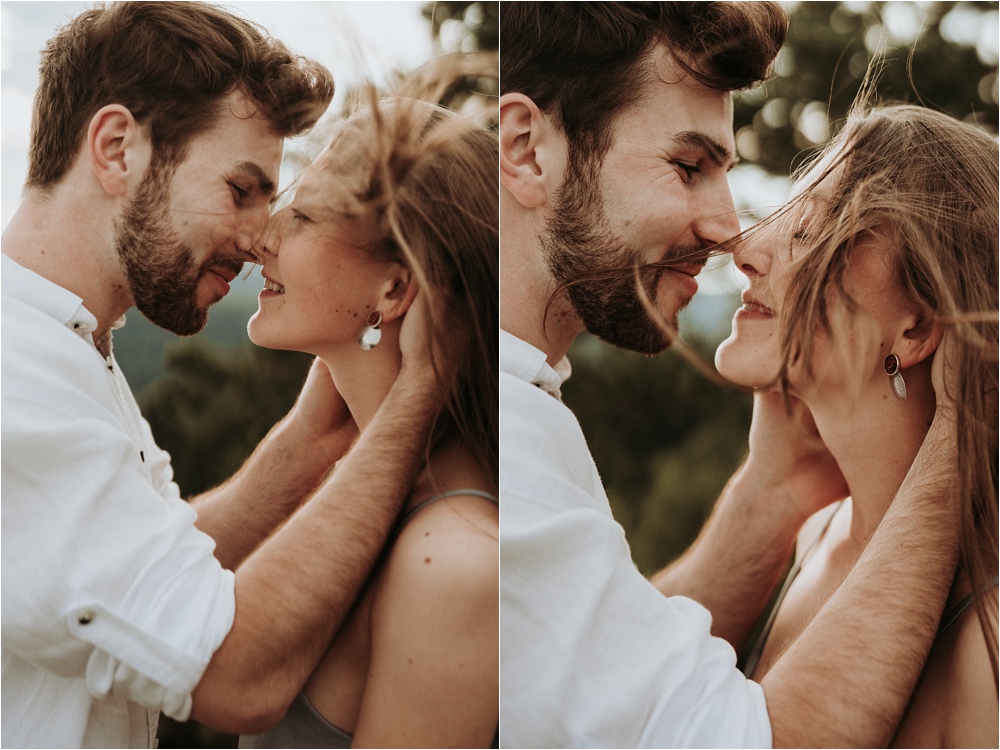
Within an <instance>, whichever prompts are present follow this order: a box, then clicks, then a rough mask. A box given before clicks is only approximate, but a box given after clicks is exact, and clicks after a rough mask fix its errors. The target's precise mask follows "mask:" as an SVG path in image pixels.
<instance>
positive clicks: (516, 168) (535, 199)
mask: <svg viewBox="0 0 1000 750" xmlns="http://www.w3.org/2000/svg"><path fill="white" fill-rule="evenodd" d="M556 135H557V133H556V131H555V129H554V127H553V125H552V123H551V122H550V121H549V118H548V117H546V116H545V115H544V114H542V111H541V110H540V109H538V106H537V105H536V104H535V103H534V102H533V101H532V100H531V99H529V98H528V97H527V96H525V95H524V94H504V95H503V96H501V97H500V182H501V183H503V186H504V187H505V188H506V189H507V190H508V191H509V192H510V194H511V195H513V196H514V198H515V199H516V200H517V202H518V203H520V204H521V205H522V206H524V207H525V208H538V207H539V206H543V205H545V203H546V202H547V200H548V185H549V183H552V184H555V185H561V184H562V180H563V170H564V168H565V165H564V163H563V162H564V157H563V158H559V157H558V151H557V149H556V148H555V146H556V143H555V140H556V139H555V136H556ZM563 147H564V148H565V143H563ZM556 171H558V174H553V173H554V172H556Z"/></svg>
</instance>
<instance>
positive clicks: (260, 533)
mask: <svg viewBox="0 0 1000 750" xmlns="http://www.w3.org/2000/svg"><path fill="white" fill-rule="evenodd" d="M355 434H356V430H355V429H345V430H344V434H343V435H342V436H331V437H329V438H328V439H327V440H326V441H323V442H322V443H319V442H318V441H316V440H310V439H308V436H305V435H302V434H300V431H299V430H298V429H297V427H296V425H295V424H294V422H292V420H291V419H290V418H289V417H286V418H285V419H283V420H282V421H281V422H279V423H278V424H277V425H275V426H274V427H273V428H272V429H271V431H270V432H268V434H267V436H266V437H265V438H264V439H263V440H262V441H261V443H260V445H259V446H257V448H256V450H254V452H253V454H252V455H251V456H250V458H248V459H247V461H246V462H245V463H244V464H243V466H242V467H241V468H240V470H239V471H238V472H236V474H234V475H233V477H232V478H230V479H229V480H228V481H226V482H225V483H224V484H222V485H220V486H219V487H216V488H215V489H212V490H209V491H208V492H205V493H203V494H202V495H199V496H197V497H195V498H192V499H191V500H190V503H191V505H192V506H194V508H195V510H196V511H197V512H198V520H197V526H198V528H199V529H201V530H202V531H203V532H205V533H206V534H208V535H209V536H211V537H212V538H213V539H214V540H215V543H216V550H215V556H216V558H218V560H219V562H221V563H222V565H223V567H225V568H228V569H230V570H235V569H236V568H237V567H238V566H239V565H240V563H242V562H243V560H245V559H246V557H247V556H248V555H249V554H250V553H251V552H253V551H254V550H255V549H256V548H257V547H258V546H259V545H260V543H261V542H262V541H263V540H264V539H265V538H266V537H267V536H268V535H269V534H270V533H271V532H273V531H274V529H275V528H276V527H277V526H278V525H279V524H281V523H282V522H283V521H284V520H285V519H286V518H288V516H289V515H291V514H292V513H293V512H294V511H295V510H296V509H297V508H299V506H300V505H301V504H302V503H303V502H304V501H305V499H306V498H308V497H309V495H310V494H311V493H312V492H313V490H315V489H316V487H317V486H318V485H319V483H320V482H321V481H322V479H323V476H324V475H325V474H326V472H327V471H328V470H329V468H330V466H331V465H332V464H333V462H334V461H336V460H337V459H338V458H339V457H340V456H341V455H343V453H344V451H346V449H347V447H348V446H349V444H350V441H351V439H353V437H354V435H355ZM337 437H340V439H339V440H337Z"/></svg>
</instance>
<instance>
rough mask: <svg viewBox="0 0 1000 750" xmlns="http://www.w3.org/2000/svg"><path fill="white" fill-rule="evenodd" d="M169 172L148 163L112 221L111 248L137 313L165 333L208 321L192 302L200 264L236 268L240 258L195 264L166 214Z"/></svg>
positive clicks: (182, 332)
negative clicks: (113, 250)
mask: <svg viewBox="0 0 1000 750" xmlns="http://www.w3.org/2000/svg"><path fill="white" fill-rule="evenodd" d="M171 172H172V170H169V169H164V168H162V167H158V166H155V165H151V166H150V168H149V172H148V173H147V174H146V176H145V177H144V178H143V181H142V184H141V185H139V188H138V190H137V191H136V195H135V198H134V199H133V200H132V201H131V202H130V203H129V205H128V206H126V207H125V210H124V211H123V213H122V215H121V216H120V217H119V219H118V220H116V221H115V249H116V251H117V253H118V258H119V260H120V262H121V264H122V267H123V268H124V270H125V277H126V280H127V283H128V286H129V291H130V292H131V294H132V299H133V300H134V301H135V306H136V307H137V308H138V310H139V312H141V313H142V314H143V315H144V316H146V318H147V319H148V320H149V321H150V322H152V323H155V324H156V325H158V326H160V327H161V328H165V329H166V330H168V331H170V332H171V333H175V334H177V335H178V336H190V335H192V334H195V333H198V331H200V330H201V329H203V328H204V327H205V324H206V323H207V322H208V309H207V308H205V309H202V308H200V307H199V306H198V284H199V281H200V280H201V277H202V274H203V273H204V272H205V270H206V268H207V267H208V266H210V265H220V264H222V265H226V264H227V263H228V264H229V266H230V267H232V268H236V269H237V271H238V270H239V268H241V267H242V262H241V261H234V260H233V258H232V257H229V256H227V257H226V258H220V257H218V256H214V257H212V258H209V259H208V260H207V261H206V262H205V263H203V264H201V265H200V266H199V265H197V264H196V263H195V260H194V252H193V251H192V250H191V247H190V246H189V245H186V244H184V242H182V241H181V239H180V238H179V237H178V236H177V234H176V232H174V230H173V228H172V227H171V224H170V217H169V214H168V213H167V209H166V206H167V205H168V204H169V202H170V192H169V183H170V176H171ZM237 263H239V267H237V266H236V264H237Z"/></svg>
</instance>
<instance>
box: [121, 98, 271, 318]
mask: <svg viewBox="0 0 1000 750" xmlns="http://www.w3.org/2000/svg"><path fill="white" fill-rule="evenodd" d="M253 112H254V110H253V108H252V105H250V104H249V103H248V102H247V101H246V100H245V98H243V97H242V95H240V94H231V95H230V96H229V97H227V99H226V100H225V101H224V103H223V108H222V113H221V114H220V115H219V117H218V119H217V121H216V123H215V124H214V125H213V127H212V128H211V129H210V130H208V131H206V132H204V133H202V134H201V135H199V136H196V137H195V138H194V139H192V140H191V142H190V143H189V145H188V150H187V154H186V156H185V158H184V159H183V161H181V163H180V164H178V165H177V166H176V168H174V169H169V168H164V167H163V166H162V165H157V164H155V163H154V164H151V165H150V168H149V169H148V170H147V173H146V175H145V177H144V179H143V181H142V183H141V184H140V185H139V187H138V188H137V190H136V191H135V194H134V195H133V196H132V200H131V202H130V203H129V204H128V205H127V206H126V207H125V209H124V210H123V211H122V214H121V215H120V216H119V217H118V220H117V221H116V222H115V245H116V250H117V252H118V257H119V259H120V261H121V263H122V267H123V269H124V272H125V275H126V280H127V283H128V287H129V292H130V293H131V296H132V300H133V301H134V303H135V305H136V307H137V308H138V309H139V311H140V312H142V314H143V315H145V316H146V317H147V318H148V319H149V320H150V321H152V322H153V323H155V324H156V325H158V326H161V327H162V328H166V329H167V330H169V331H171V332H173V333H176V334H179V335H182V336H186V335H190V334H193V333H197V332H198V331H200V330H201V329H202V328H204V326H205V323H206V322H207V321H208V308H209V306H211V305H213V304H214V303H216V302H218V301H219V300H221V299H222V298H223V297H224V296H225V295H226V294H227V293H228V291H229V283H230V282H231V281H232V280H233V279H234V278H235V277H236V275H237V274H238V273H239V272H240V269H241V268H242V267H243V263H244V261H245V260H246V259H247V257H248V255H247V254H248V253H249V252H250V250H252V248H253V243H254V242H256V241H257V239H258V238H259V237H260V236H261V234H262V232H263V229H264V226H265V224H266V222H267V218H268V210H269V205H270V201H271V199H272V198H273V197H274V194H275V190H276V186H277V182H278V169H279V167H280V164H281V153H282V138H281V136H279V135H277V134H276V133H275V132H274V131H273V129H272V128H271V127H270V125H269V124H268V123H267V122H266V121H265V120H264V119H262V118H261V117H259V116H257V115H255V114H253Z"/></svg>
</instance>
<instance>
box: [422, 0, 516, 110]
mask: <svg viewBox="0 0 1000 750" xmlns="http://www.w3.org/2000/svg"><path fill="white" fill-rule="evenodd" d="M422 12H423V15H424V18H426V19H427V20H428V21H429V22H430V25H431V36H432V37H433V38H434V42H435V44H436V46H437V48H438V50H439V51H440V52H444V53H447V52H492V51H496V50H498V49H499V48H500V3H499V2H496V1H495V0H493V1H492V2H481V1H479V0H477V1H475V2H429V3H426V4H425V5H424V8H423V11H422ZM498 64H499V62H498ZM499 95H500V79H499V78H498V77H496V78H490V77H484V78H466V79H464V80H461V81H458V82H457V83H456V84H455V85H454V86H453V87H452V88H451V90H450V91H449V92H448V93H447V94H446V95H445V96H444V97H443V98H442V100H441V102H440V103H441V104H443V105H444V106H446V107H450V108H452V109H456V110H457V109H460V108H461V106H462V105H463V104H464V103H465V101H467V100H468V99H469V98H470V96H478V97H485V98H486V100H487V101H490V102H492V101H494V100H495V99H496V97H498V96H499ZM493 120H494V122H495V121H496V118H493Z"/></svg>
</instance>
